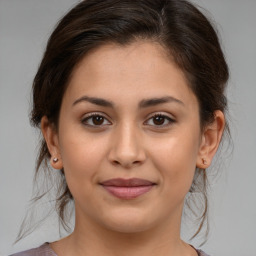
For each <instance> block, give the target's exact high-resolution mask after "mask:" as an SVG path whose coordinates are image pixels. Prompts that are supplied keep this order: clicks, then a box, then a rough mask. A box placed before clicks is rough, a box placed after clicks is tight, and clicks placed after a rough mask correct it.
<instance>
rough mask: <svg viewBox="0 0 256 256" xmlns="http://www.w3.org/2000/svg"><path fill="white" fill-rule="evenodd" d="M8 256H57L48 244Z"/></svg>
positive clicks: (201, 253) (199, 254) (203, 255)
mask: <svg viewBox="0 0 256 256" xmlns="http://www.w3.org/2000/svg"><path fill="white" fill-rule="evenodd" d="M196 251H197V253H198V256H209V255H208V254H206V253H205V252H203V251H202V250H198V249H196ZM10 256H58V255H57V254H56V253H55V252H54V251H53V250H52V248H51V247H50V245H49V243H45V244H43V245H41V246H40V247H38V248H34V249H30V250H28V251H24V252H18V253H15V254H12V255H10Z"/></svg>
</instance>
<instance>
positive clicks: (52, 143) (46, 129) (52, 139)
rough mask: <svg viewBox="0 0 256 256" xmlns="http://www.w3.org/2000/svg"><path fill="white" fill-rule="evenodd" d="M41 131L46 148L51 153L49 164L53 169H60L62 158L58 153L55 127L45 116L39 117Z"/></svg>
mask: <svg viewBox="0 0 256 256" xmlns="http://www.w3.org/2000/svg"><path fill="white" fill-rule="evenodd" d="M41 131H42V133H43V136H44V139H45V141H46V144H47V147H48V150H49V152H50V155H51V161H50V163H51V166H52V167H53V168H54V169H62V168H63V165H62V159H61V155H60V148H59V139H58V134H57V130H56V127H55V126H54V125H53V123H50V122H49V120H48V118H47V117H46V116H43V117H42V119H41Z"/></svg>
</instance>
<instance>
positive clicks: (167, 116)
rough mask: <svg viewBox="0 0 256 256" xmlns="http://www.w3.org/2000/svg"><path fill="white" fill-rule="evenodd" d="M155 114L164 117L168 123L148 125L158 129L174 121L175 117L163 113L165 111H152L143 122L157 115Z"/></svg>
mask: <svg viewBox="0 0 256 256" xmlns="http://www.w3.org/2000/svg"><path fill="white" fill-rule="evenodd" d="M157 116H161V117H164V118H165V119H167V120H168V121H169V123H168V124H165V125H150V126H154V127H156V128H158V129H161V128H165V127H167V126H170V125H172V124H173V123H175V122H176V120H175V118H174V117H171V116H170V115H169V114H167V113H165V112H156V113H153V114H151V115H150V116H149V117H148V118H147V120H146V121H145V122H148V121H149V120H150V119H152V118H154V117H157Z"/></svg>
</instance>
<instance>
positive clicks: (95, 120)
mask: <svg viewBox="0 0 256 256" xmlns="http://www.w3.org/2000/svg"><path fill="white" fill-rule="evenodd" d="M92 122H93V124H94V125H101V124H103V122H104V117H102V116H93V117H92Z"/></svg>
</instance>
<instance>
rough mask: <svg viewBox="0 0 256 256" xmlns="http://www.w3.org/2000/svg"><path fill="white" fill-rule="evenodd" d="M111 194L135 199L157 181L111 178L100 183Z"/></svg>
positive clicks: (121, 197)
mask: <svg viewBox="0 0 256 256" xmlns="http://www.w3.org/2000/svg"><path fill="white" fill-rule="evenodd" d="M100 185H101V186H102V187H103V188H104V189H105V190H106V191H107V192H109V193H110V194H111V195H113V196H115V197H117V198H120V199H126V200H129V199H134V198H137V197H139V196H141V195H143V194H145V193H147V192H149V191H150V190H151V189H152V188H153V187H154V186H155V185H156V183H153V182H151V181H148V180H143V179H137V178H133V179H121V178H118V179H111V180H107V181H104V182H102V183H100Z"/></svg>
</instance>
